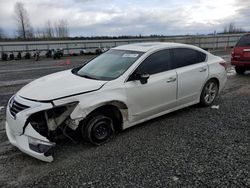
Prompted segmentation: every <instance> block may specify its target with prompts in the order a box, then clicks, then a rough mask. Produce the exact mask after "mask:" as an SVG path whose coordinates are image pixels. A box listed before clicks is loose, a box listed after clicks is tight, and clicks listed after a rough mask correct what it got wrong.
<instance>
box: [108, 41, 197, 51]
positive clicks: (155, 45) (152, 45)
mask: <svg viewBox="0 0 250 188" xmlns="http://www.w3.org/2000/svg"><path fill="white" fill-rule="evenodd" d="M175 47H188V48H197V47H195V46H192V45H187V44H181V43H174V42H146V43H134V44H127V45H122V46H117V47H115V48H113V49H115V50H130V51H139V52H148V51H150V50H157V49H161V48H175Z"/></svg>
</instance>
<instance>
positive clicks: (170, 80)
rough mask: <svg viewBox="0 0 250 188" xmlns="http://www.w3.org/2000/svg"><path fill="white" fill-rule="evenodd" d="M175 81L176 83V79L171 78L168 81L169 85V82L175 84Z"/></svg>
mask: <svg viewBox="0 0 250 188" xmlns="http://www.w3.org/2000/svg"><path fill="white" fill-rule="evenodd" d="M175 81H176V78H174V77H170V78H169V79H168V80H167V83H169V82H175Z"/></svg>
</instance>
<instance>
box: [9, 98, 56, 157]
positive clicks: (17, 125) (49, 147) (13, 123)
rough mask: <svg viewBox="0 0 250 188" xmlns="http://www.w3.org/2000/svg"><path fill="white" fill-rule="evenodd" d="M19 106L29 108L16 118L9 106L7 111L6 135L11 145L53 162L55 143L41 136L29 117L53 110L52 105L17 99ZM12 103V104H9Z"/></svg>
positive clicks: (19, 113)
mask: <svg viewBox="0 0 250 188" xmlns="http://www.w3.org/2000/svg"><path fill="white" fill-rule="evenodd" d="M15 101H17V102H18V104H19V105H20V104H26V105H27V106H29V108H27V109H24V110H22V111H20V112H18V113H17V114H16V116H15V117H13V115H12V114H11V112H10V106H9V104H8V106H7V110H6V123H5V128H6V134H7V137H8V139H9V141H10V143H11V144H12V145H14V146H16V147H17V148H18V149H20V150H21V151H22V152H24V153H26V154H28V155H30V156H32V157H35V158H37V159H39V160H42V161H46V162H51V161H53V157H52V153H53V147H54V146H55V143H53V142H50V141H49V140H48V139H47V138H46V137H44V136H42V135H41V134H39V133H38V132H37V131H36V130H35V129H34V128H33V127H32V125H31V124H30V123H29V122H28V120H27V119H28V117H29V116H30V115H31V114H33V113H35V112H37V111H41V110H42V109H48V108H51V107H52V105H51V104H41V103H38V102H33V101H29V100H25V99H22V98H20V97H19V96H16V97H15ZM9 103H10V102H9Z"/></svg>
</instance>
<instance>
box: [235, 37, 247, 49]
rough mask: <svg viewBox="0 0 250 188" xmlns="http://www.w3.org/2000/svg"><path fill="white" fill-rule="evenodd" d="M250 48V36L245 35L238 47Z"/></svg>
mask: <svg viewBox="0 0 250 188" xmlns="http://www.w3.org/2000/svg"><path fill="white" fill-rule="evenodd" d="M244 46H250V35H244V36H242V37H241V38H240V40H239V41H238V43H237V44H236V47H244Z"/></svg>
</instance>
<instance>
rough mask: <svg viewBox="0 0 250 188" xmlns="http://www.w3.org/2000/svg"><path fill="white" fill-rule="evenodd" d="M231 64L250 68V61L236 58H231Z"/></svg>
mask: <svg viewBox="0 0 250 188" xmlns="http://www.w3.org/2000/svg"><path fill="white" fill-rule="evenodd" d="M231 65H234V66H242V67H249V68H250V61H236V60H231Z"/></svg>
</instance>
